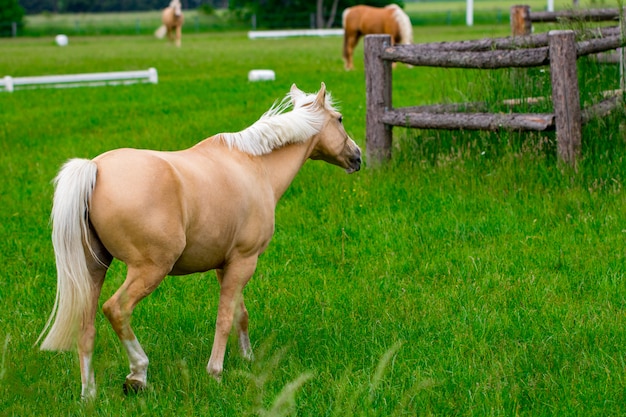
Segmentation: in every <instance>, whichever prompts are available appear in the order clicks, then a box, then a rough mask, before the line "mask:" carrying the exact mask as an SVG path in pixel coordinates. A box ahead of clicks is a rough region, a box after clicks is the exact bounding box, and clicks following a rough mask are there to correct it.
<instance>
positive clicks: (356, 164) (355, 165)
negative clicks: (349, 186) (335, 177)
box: [346, 152, 362, 174]
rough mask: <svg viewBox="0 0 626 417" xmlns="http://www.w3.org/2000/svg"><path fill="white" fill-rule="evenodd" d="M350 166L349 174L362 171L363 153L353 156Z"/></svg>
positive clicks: (347, 170)
mask: <svg viewBox="0 0 626 417" xmlns="http://www.w3.org/2000/svg"><path fill="white" fill-rule="evenodd" d="M349 162H350V165H349V166H348V168H346V172H347V173H348V174H352V173H353V172H357V171H358V170H360V169H361V162H362V161H361V152H359V154H358V155H355V156H353V157H352V158H350V161H349Z"/></svg>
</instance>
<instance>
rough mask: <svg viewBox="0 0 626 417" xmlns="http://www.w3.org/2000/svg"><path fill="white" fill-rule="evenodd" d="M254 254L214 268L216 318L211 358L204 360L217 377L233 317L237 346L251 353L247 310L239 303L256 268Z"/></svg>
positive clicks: (221, 369) (220, 372) (218, 377)
mask: <svg viewBox="0 0 626 417" xmlns="http://www.w3.org/2000/svg"><path fill="white" fill-rule="evenodd" d="M256 263H257V258H256V257H250V258H246V259H240V260H239V261H235V262H231V263H229V264H228V267H227V268H225V269H224V271H223V272H218V279H219V281H220V286H221V288H220V301H219V306H218V310H217V321H216V325H215V338H214V339H213V348H212V349H211V358H210V359H209V363H208V364H207V372H208V373H209V374H211V375H213V376H214V377H215V378H216V379H218V380H219V379H220V376H221V375H222V371H223V369H224V354H225V353H226V342H228V336H229V334H230V331H231V330H232V328H233V321H234V320H235V315H236V313H239V317H237V331H238V333H239V337H240V347H241V348H242V351H243V353H244V356H249V357H250V356H251V355H252V351H251V349H250V339H249V337H248V312H247V310H246V309H245V305H244V304H243V294H242V291H243V287H245V286H246V284H247V283H248V280H250V277H251V276H252V274H253V273H254V270H255V269H256ZM242 336H243V343H244V345H241V343H242V342H241V337H242Z"/></svg>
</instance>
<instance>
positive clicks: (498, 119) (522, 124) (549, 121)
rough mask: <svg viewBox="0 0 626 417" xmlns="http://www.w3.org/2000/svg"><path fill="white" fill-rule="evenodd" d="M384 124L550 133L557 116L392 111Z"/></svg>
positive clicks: (387, 113) (447, 128)
mask: <svg viewBox="0 0 626 417" xmlns="http://www.w3.org/2000/svg"><path fill="white" fill-rule="evenodd" d="M382 120H383V122H384V123H386V124H389V125H392V126H402V127H412V128H418V129H444V130H459V129H460V130H489V131H497V130H538V131H542V130H550V129H554V115H553V114H543V113H508V114H507V113H496V114H494V113H426V112H422V113H408V112H406V111H403V110H401V109H395V110H391V111H388V112H386V113H385V114H384V116H383V119H382Z"/></svg>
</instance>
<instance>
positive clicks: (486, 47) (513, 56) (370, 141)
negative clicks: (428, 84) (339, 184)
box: [365, 27, 624, 166]
mask: <svg viewBox="0 0 626 417" xmlns="http://www.w3.org/2000/svg"><path fill="white" fill-rule="evenodd" d="M593 32H594V33H595V35H596V37H595V38H594V39H590V40H581V41H577V40H576V38H577V34H578V33H577V32H575V31H572V30H557V31H550V32H548V33H545V34H539V35H526V36H515V37H507V38H497V39H483V40H477V41H461V42H439V43H427V44H414V45H395V46H392V45H391V38H390V37H389V36H388V35H369V36H366V37H365V84H366V94H367V98H366V101H367V115H366V148H367V157H368V162H369V163H370V164H371V165H377V164H380V163H382V162H384V161H386V160H388V159H389V158H390V157H391V143H392V128H393V126H401V127H411V128H419V129H446V130H490V131H497V130H500V129H504V130H536V131H544V130H556V139H557V145H558V156H559V158H560V159H561V160H562V161H565V162H567V163H569V164H570V165H572V166H575V165H576V158H577V156H578V155H579V153H580V144H581V132H582V124H584V123H586V122H588V121H589V120H591V119H592V118H594V117H602V116H604V115H606V114H608V113H610V112H611V111H612V110H613V109H615V108H616V107H617V106H619V105H621V104H623V97H624V94H623V93H624V92H623V90H617V91H615V92H613V94H609V97H607V98H605V99H604V100H602V101H600V102H599V103H597V104H594V105H592V106H590V107H588V108H585V109H581V106H580V98H579V89H578V76H577V69H576V60H577V58H578V57H581V56H585V55H591V54H597V53H599V52H604V51H609V50H614V49H617V48H619V47H621V46H623V45H624V41H622V36H621V34H620V28H619V27H609V28H601V29H596V30H594V31H593ZM589 33H590V32H589V31H586V32H585V34H586V36H587V37H588V36H589ZM393 62H403V63H406V64H410V65H413V66H432V67H444V68H451V67H454V68H476V69H496V68H515V67H519V68H523V67H536V66H548V65H549V66H550V74H551V83H552V102H553V109H554V113H544V114H537V113H506V114H502V113H500V114H493V113H482V112H480V110H481V108H482V107H486V106H485V105H484V103H483V104H482V105H481V104H480V103H464V104H444V105H432V106H414V107H403V108H394V107H393V102H392V93H391V91H392V63H393ZM509 104H514V103H509Z"/></svg>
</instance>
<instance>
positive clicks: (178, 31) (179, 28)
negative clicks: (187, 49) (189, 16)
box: [175, 25, 183, 48]
mask: <svg viewBox="0 0 626 417" xmlns="http://www.w3.org/2000/svg"><path fill="white" fill-rule="evenodd" d="M182 28H183V27H182V25H177V26H176V36H175V37H176V46H177V47H179V48H180V41H181V39H182V37H183V33H182Z"/></svg>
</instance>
